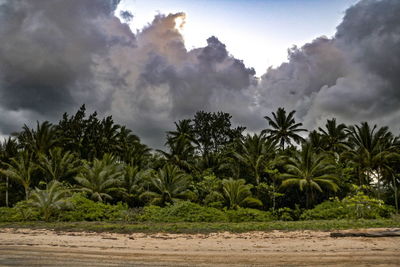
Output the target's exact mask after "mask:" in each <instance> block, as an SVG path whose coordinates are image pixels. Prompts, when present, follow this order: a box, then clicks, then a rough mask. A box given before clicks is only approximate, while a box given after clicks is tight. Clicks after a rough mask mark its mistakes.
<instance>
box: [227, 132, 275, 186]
mask: <svg viewBox="0 0 400 267" xmlns="http://www.w3.org/2000/svg"><path fill="white" fill-rule="evenodd" d="M240 148H241V151H240V152H238V151H235V152H233V155H234V157H235V158H237V159H238V160H239V161H240V162H242V163H243V164H244V165H246V166H247V167H248V168H249V169H250V170H251V172H252V174H253V176H254V181H255V184H256V185H258V184H259V183H260V180H261V178H260V177H261V173H262V172H263V171H264V169H265V164H266V162H267V161H268V160H271V159H272V158H273V156H274V152H275V148H276V141H274V140H273V139H268V138H266V137H265V135H263V134H260V135H257V134H254V135H253V136H251V135H247V136H246V137H245V139H244V141H243V142H241V144H240Z"/></svg>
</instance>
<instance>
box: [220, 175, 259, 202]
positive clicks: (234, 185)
mask: <svg viewBox="0 0 400 267" xmlns="http://www.w3.org/2000/svg"><path fill="white" fill-rule="evenodd" d="M245 183H246V181H245V180H244V179H238V180H234V179H232V178H230V179H224V180H222V190H223V194H224V197H225V198H226V200H227V202H228V207H229V208H230V209H237V208H240V207H244V206H262V202H261V201H260V200H259V199H257V198H254V197H252V194H251V191H250V189H251V188H252V187H253V186H252V185H250V184H245Z"/></svg>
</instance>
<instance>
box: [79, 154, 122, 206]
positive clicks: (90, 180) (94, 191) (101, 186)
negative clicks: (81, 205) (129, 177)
mask: <svg viewBox="0 0 400 267" xmlns="http://www.w3.org/2000/svg"><path fill="white" fill-rule="evenodd" d="M122 175H123V173H122V170H121V166H119V165H118V164H116V160H115V158H114V157H113V156H112V155H109V154H105V155H104V157H103V159H102V160H98V159H95V160H94V161H93V163H89V162H85V163H84V165H83V168H82V171H81V172H80V173H79V175H78V176H77V177H75V180H76V181H77V182H78V183H79V184H80V185H81V190H83V191H85V192H87V193H88V194H89V195H90V198H91V199H93V200H95V201H101V202H102V201H105V200H107V199H112V196H111V192H114V191H118V190H120V184H121V180H122Z"/></svg>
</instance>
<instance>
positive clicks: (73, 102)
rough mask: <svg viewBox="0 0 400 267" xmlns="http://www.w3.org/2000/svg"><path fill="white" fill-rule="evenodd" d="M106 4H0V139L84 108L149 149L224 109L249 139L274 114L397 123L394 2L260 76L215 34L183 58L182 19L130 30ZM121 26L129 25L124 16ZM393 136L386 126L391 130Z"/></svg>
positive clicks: (399, 27) (348, 17) (51, 0)
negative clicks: (183, 123)
mask: <svg viewBox="0 0 400 267" xmlns="http://www.w3.org/2000/svg"><path fill="white" fill-rule="evenodd" d="M118 3H119V1H117V0H90V1H81V0H68V1H64V0H35V1H30V0H7V1H3V2H0V38H1V40H6V41H2V42H1V44H0V114H1V115H0V134H3V135H4V134H9V133H10V132H12V131H16V130H19V129H20V127H21V126H22V125H23V124H24V123H29V124H31V125H33V123H34V122H35V121H36V120H45V119H47V120H50V121H56V120H58V119H59V118H60V116H61V114H62V113H63V112H65V111H67V112H69V113H71V112H75V111H76V110H77V109H78V107H79V106H80V105H81V104H83V103H86V105H87V106H88V107H89V109H91V110H97V111H99V112H100V114H101V115H113V117H114V118H115V120H116V121H117V122H118V123H123V124H126V125H127V126H128V127H130V128H131V129H132V130H133V131H134V132H135V133H138V134H139V135H140V137H141V138H142V140H143V141H144V142H145V143H147V144H149V145H151V146H153V147H160V146H162V144H163V143H164V137H165V131H166V130H168V129H171V127H173V121H177V120H179V119H183V118H190V117H192V116H193V115H194V113H195V112H196V111H199V110H206V111H219V110H222V111H224V112H229V113H230V114H232V115H233V120H234V123H236V124H241V125H244V126H247V127H248V129H249V130H250V131H258V130H261V129H262V128H265V127H266V125H267V124H266V121H265V120H264V119H263V117H264V116H265V115H269V114H270V112H272V111H275V110H276V109H277V108H278V107H280V106H282V107H286V108H287V109H295V110H297V113H296V114H297V116H298V119H301V120H302V121H304V123H305V126H307V127H310V128H313V127H316V126H317V125H320V124H324V123H325V120H326V118H331V117H337V118H338V119H339V120H342V121H344V122H347V123H354V122H360V121H362V120H368V121H371V122H381V123H382V124H389V125H391V126H396V127H398V125H399V122H400V121H399V118H400V117H399V114H400V108H399V107H400V105H399V103H400V90H399V88H400V87H399V85H400V76H399V75H398V73H400V62H399V60H400V19H399V16H397V14H400V2H399V1H397V0H381V1H377V0H363V1H360V2H359V3H357V4H356V5H354V6H352V7H351V8H349V9H348V10H347V11H346V13H345V16H344V18H343V21H342V22H341V24H340V25H339V26H338V28H337V33H336V35H335V36H334V37H333V38H327V37H319V38H316V39H315V40H313V41H311V42H310V43H308V44H306V45H304V46H302V47H293V48H291V49H289V53H288V59H289V61H288V62H287V63H283V64H282V65H281V66H279V67H277V68H270V69H268V71H267V72H266V73H265V74H264V75H262V76H261V77H260V78H257V77H255V72H254V70H253V69H252V68H249V67H247V66H245V65H244V64H243V62H242V61H241V60H239V59H237V58H235V57H233V56H232V55H231V54H230V53H229V51H228V48H227V47H226V45H225V44H224V43H223V42H222V41H221V40H219V39H218V38H217V37H215V36H211V37H210V38H209V39H208V40H207V45H206V46H205V47H201V48H196V49H192V50H187V49H186V47H185V43H184V39H183V37H182V35H181V33H180V29H181V28H182V27H183V25H184V21H185V14H184V13H177V14H169V15H163V14H159V15H157V16H156V17H155V18H154V20H153V21H152V22H151V23H150V24H148V25H147V26H146V27H145V28H144V29H142V30H140V31H138V32H135V33H133V32H132V31H131V30H130V28H129V26H128V25H127V24H126V23H124V22H121V21H120V19H118V18H117V17H116V16H115V15H114V12H115V10H116V8H117V5H118ZM121 16H122V18H123V19H124V20H125V21H126V22H129V19H130V18H131V13H129V12H128V11H125V12H124V13H123V14H122V15H121ZM395 130H397V129H395Z"/></svg>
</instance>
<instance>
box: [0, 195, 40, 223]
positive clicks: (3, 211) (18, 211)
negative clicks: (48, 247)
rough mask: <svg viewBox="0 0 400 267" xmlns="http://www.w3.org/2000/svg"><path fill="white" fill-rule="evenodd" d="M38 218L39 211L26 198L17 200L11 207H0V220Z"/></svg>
mask: <svg viewBox="0 0 400 267" xmlns="http://www.w3.org/2000/svg"><path fill="white" fill-rule="evenodd" d="M39 218H40V213H39V211H38V210H37V209H35V208H34V207H32V205H31V204H30V202H28V201H26V200H24V201H20V202H18V203H17V204H16V205H15V206H14V207H12V208H7V207H1V208H0V221H1V222H21V221H36V220H39Z"/></svg>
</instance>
